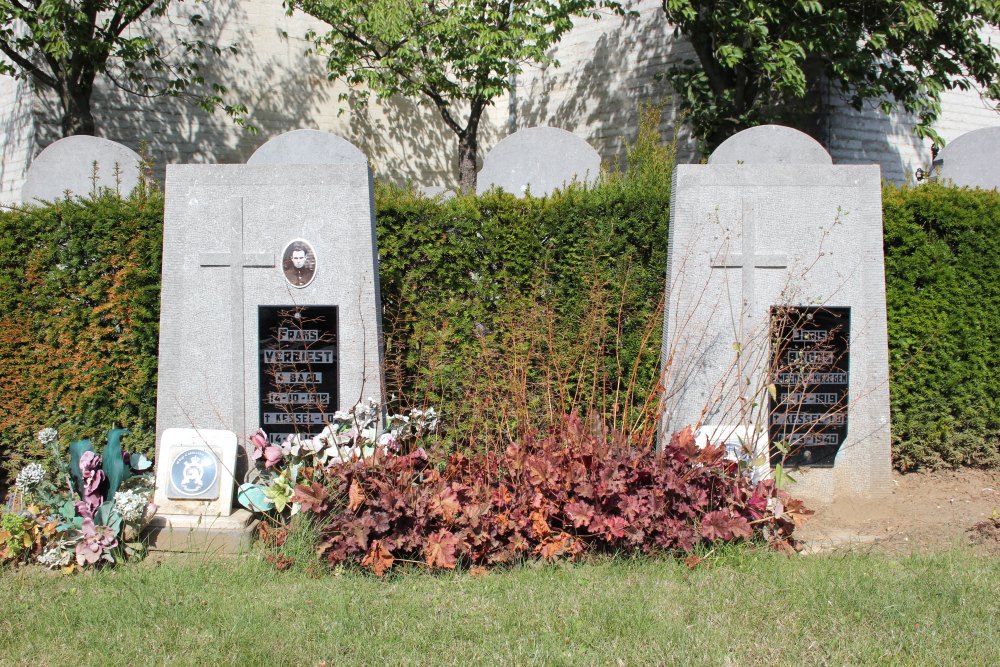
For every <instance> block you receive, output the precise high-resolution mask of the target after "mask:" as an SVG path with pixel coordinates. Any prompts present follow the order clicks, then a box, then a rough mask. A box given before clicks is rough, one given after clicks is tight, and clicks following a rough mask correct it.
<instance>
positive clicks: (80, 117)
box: [61, 87, 96, 137]
mask: <svg viewBox="0 0 1000 667" xmlns="http://www.w3.org/2000/svg"><path fill="white" fill-rule="evenodd" d="M91 90H92V89H91V88H88V87H79V88H72V89H70V90H66V91H64V92H63V94H62V95H61V97H62V107H63V118H62V135H63V136H64V137H72V136H74V135H77V134H91V135H92V134H94V133H95V130H96V127H95V125H94V114H93V112H92V111H91V108H90V93H91Z"/></svg>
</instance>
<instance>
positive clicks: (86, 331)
mask: <svg viewBox="0 0 1000 667" xmlns="http://www.w3.org/2000/svg"><path fill="white" fill-rule="evenodd" d="M643 150H645V151H646V152H645V153H643V152H642V151H640V150H639V149H637V152H636V153H633V155H632V156H631V157H632V162H633V169H632V170H631V172H630V173H629V174H625V175H614V176H610V177H607V178H606V179H605V180H604V182H602V184H600V185H599V186H596V187H594V188H591V189H582V188H571V189H568V190H567V191H565V192H563V193H558V194H556V195H555V196H552V197H548V198H544V199H523V200H518V199H515V198H513V197H510V196H508V195H504V194H502V193H490V194H487V195H485V196H482V197H459V198H455V199H452V200H450V201H446V202H438V201H433V200H427V199H425V198H422V197H419V196H416V195H414V194H412V193H410V192H406V191H401V190H398V189H392V188H388V187H383V186H380V187H379V188H378V190H377V192H376V207H377V220H378V237H379V248H380V254H381V285H382V294H383V304H384V306H385V333H386V349H387V383H388V386H389V391H390V392H391V393H394V394H396V395H397V396H402V397H404V400H406V401H408V402H411V403H416V404H419V403H427V404H433V405H436V406H439V407H440V408H441V409H442V411H443V412H444V414H445V415H448V416H449V417H450V422H451V425H452V432H453V436H454V440H455V442H456V443H457V442H459V441H461V442H468V441H470V439H471V440H472V441H475V440H477V439H478V440H479V441H480V442H481V441H482V438H483V433H482V429H483V428H484V425H485V424H489V423H492V424H493V425H494V426H495V428H496V432H497V433H503V432H505V429H514V428H516V427H517V426H518V424H517V422H518V420H519V419H520V420H521V421H522V422H523V421H524V420H525V417H526V416H527V417H530V418H535V417H538V418H540V419H543V418H544V417H545V415H547V414H548V415H562V414H563V413H564V412H565V410H566V409H567V408H569V407H571V406H573V405H581V404H582V405H588V406H589V405H598V406H599V408H600V409H601V410H603V411H604V412H605V414H606V415H608V414H612V413H613V414H614V415H617V417H616V419H617V420H618V422H617V423H621V422H622V418H621V414H622V411H627V410H628V409H630V408H631V409H633V410H638V409H639V408H638V407H637V406H641V404H642V403H643V401H644V400H645V398H646V394H647V393H648V390H649V388H650V387H651V386H652V385H653V384H654V383H655V378H656V372H657V369H658V355H659V329H658V326H657V325H658V320H659V317H660V315H659V310H658V303H659V300H660V299H661V298H662V293H663V276H664V271H665V263H666V256H665V249H666V233H667V219H668V215H667V210H668V203H669V197H670V189H669V181H670V168H669V157H670V156H669V155H668V154H663V153H657V152H656V149H655V148H653V147H652V145H650V146H647V147H646V148H645V149H643ZM884 201H885V229H886V253H887V257H886V274H887V276H886V277H887V288H888V305H889V333H890V352H891V357H890V359H891V370H892V380H891V392H892V401H893V403H892V408H893V430H894V441H895V442H894V445H895V447H894V456H895V461H896V465H897V466H898V467H900V468H902V469H910V468H914V467H918V466H933V465H939V464H942V463H943V464H972V465H1000V451H998V447H1000V445H998V433H1000V417H998V414H1000V413H998V409H997V408H998V407H1000V406H998V396H1000V376H998V374H997V372H996V369H997V368H1000V348H998V342H1000V195H998V194H997V193H994V192H983V191H970V190H960V189H954V188H946V187H942V186H936V185H923V186H920V187H917V188H896V187H892V186H889V187H886V189H885V191H884ZM162 209H163V201H162V197H161V196H160V195H157V194H152V195H136V196H133V197H132V198H130V199H127V200H122V199H118V198H117V197H114V196H101V197H99V198H97V199H93V200H82V201H76V202H61V203H57V204H54V205H51V206H45V207H35V208H26V209H23V210H18V211H8V212H3V213H0V378H2V383H0V457H2V461H3V468H4V469H6V470H7V471H9V472H10V471H15V470H16V469H17V468H19V466H20V465H21V464H22V462H23V461H24V460H25V458H36V457H38V456H39V455H40V454H41V452H40V447H39V445H38V444H37V442H36V441H35V439H34V434H35V433H37V431H38V430H40V429H41V428H43V427H45V426H56V427H58V428H59V429H60V431H61V432H62V433H63V434H64V435H65V436H66V437H68V438H75V437H82V436H87V437H95V436H97V437H99V435H100V434H101V433H104V432H107V430H108V429H109V428H110V427H111V426H112V425H126V426H128V427H129V428H131V429H133V433H134V435H133V436H132V438H131V440H130V447H133V448H135V447H136V446H137V445H138V446H139V447H148V446H150V445H151V444H152V441H153V430H154V419H155V390H156V379H155V378H156V351H157V322H158V299H159V266H160V250H161V234H162ZM595 350H596V351H598V352H599V353H598V354H597V355H594V351H595ZM588 354H590V357H591V358H587V355H588ZM595 356H596V357H597V358H594V357H595ZM522 362H523V363H522ZM633 375H634V379H633ZM630 382H633V383H634V386H633V392H632V394H631V395H630V394H629V392H628V391H627V387H626V386H625V385H627V384H629V383H630ZM501 398H502V399H503V400H504V401H510V402H512V403H513V404H518V405H517V408H518V409H517V410H508V409H507V406H505V405H497V404H496V403H498V402H500V401H499V400H498V399H501ZM491 401H492V404H489V403H490V402H491ZM521 403H523V405H521ZM612 421H613V422H614V421H615V419H612ZM522 425H523V424H522Z"/></svg>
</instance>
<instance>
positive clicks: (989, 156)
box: [934, 127, 1000, 190]
mask: <svg viewBox="0 0 1000 667" xmlns="http://www.w3.org/2000/svg"><path fill="white" fill-rule="evenodd" d="M934 167H935V168H940V170H941V171H940V175H939V180H940V181H941V182H942V183H951V184H953V185H957V186H959V187H966V188H982V189H983V190H992V189H994V188H1000V127H986V128H982V129H980V130H973V131H972V132H966V133H965V134H963V135H962V136H960V137H958V138H957V139H955V140H954V141H952V142H949V143H948V144H947V145H946V146H945V147H944V148H942V149H941V152H940V153H939V154H938V156H937V159H936V160H935V161H934Z"/></svg>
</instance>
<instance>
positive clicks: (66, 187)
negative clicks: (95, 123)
mask: <svg viewBox="0 0 1000 667" xmlns="http://www.w3.org/2000/svg"><path fill="white" fill-rule="evenodd" d="M95 162H96V163H97V182H96V185H97V189H98V191H100V190H104V189H109V190H114V191H116V192H119V193H120V194H121V195H123V196H125V195H128V194H129V193H130V192H132V190H133V189H134V188H135V186H136V185H137V184H138V183H139V169H140V168H141V165H142V158H141V157H140V156H139V154H138V153H136V152H135V151H134V150H132V149H131V148H128V147H127V146H122V145H121V144H119V143H116V142H114V141H109V140H108V139H102V138H100V137H92V136H88V135H77V136H75V137H66V138H65V139H60V140H59V141H56V142H54V143H52V144H50V145H49V146H48V147H47V148H46V149H45V150H43V151H42V152H41V153H39V154H38V157H36V158H35V160H34V161H33V162H32V163H31V167H30V168H29V169H28V173H27V175H26V177H25V179H24V187H23V188H22V189H21V201H23V202H25V203H32V202H34V201H36V200H41V201H52V200H54V199H62V198H63V197H65V196H66V192H67V191H69V192H70V193H72V194H73V195H75V196H77V197H85V196H87V195H89V194H90V193H91V192H93V191H94V184H95V183H94V163H95ZM116 166H117V173H116V169H115V167H116Z"/></svg>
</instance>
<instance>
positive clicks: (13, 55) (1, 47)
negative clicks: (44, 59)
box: [0, 42, 59, 89]
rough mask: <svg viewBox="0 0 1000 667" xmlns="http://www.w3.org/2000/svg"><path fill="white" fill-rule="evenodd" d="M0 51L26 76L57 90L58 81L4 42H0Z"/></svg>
mask: <svg viewBox="0 0 1000 667" xmlns="http://www.w3.org/2000/svg"><path fill="white" fill-rule="evenodd" d="M0 51H3V53H4V55H5V56H7V57H8V58H10V59H11V60H13V61H14V63H15V64H17V65H18V66H19V67H20V68H21V69H23V70H24V71H25V72H26V73H27V74H29V75H30V76H32V77H34V78H36V79H37V80H38V81H39V83H41V84H42V85H43V86H46V87H48V88H53V89H58V87H59V81H58V80H57V79H56V78H55V77H53V76H50V75H48V74H46V73H45V72H43V71H42V70H41V69H39V68H38V66H37V65H35V64H34V63H33V62H31V61H30V60H28V59H27V58H25V57H24V56H22V55H21V54H20V53H18V52H17V51H15V50H14V49H12V48H11V47H10V45H9V44H7V43H6V42H0Z"/></svg>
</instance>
